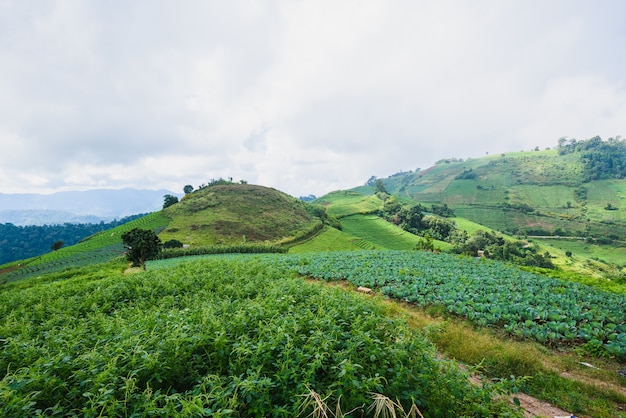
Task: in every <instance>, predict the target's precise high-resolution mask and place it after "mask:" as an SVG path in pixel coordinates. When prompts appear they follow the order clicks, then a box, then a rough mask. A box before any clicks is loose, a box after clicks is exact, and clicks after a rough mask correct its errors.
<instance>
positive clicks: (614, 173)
mask: <svg viewBox="0 0 626 418" xmlns="http://www.w3.org/2000/svg"><path fill="white" fill-rule="evenodd" d="M557 150H558V153H559V155H566V154H573V153H577V154H580V158H581V161H582V162H583V163H584V165H585V177H584V181H591V180H604V179H613V178H616V179H622V178H626V141H625V140H623V139H621V138H620V137H619V136H618V137H616V138H609V139H608V140H606V141H604V140H602V138H600V137H599V136H594V137H593V138H589V139H587V140H582V141H578V140H576V139H569V140H568V139H567V138H561V139H559V144H558V147H557Z"/></svg>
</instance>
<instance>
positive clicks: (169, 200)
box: [163, 194, 178, 209]
mask: <svg viewBox="0 0 626 418" xmlns="http://www.w3.org/2000/svg"><path fill="white" fill-rule="evenodd" d="M176 203H178V198H177V197H176V196H172V195H171V194H166V195H165V196H163V209H165V208H169V207H170V206H172V205H175V204H176Z"/></svg>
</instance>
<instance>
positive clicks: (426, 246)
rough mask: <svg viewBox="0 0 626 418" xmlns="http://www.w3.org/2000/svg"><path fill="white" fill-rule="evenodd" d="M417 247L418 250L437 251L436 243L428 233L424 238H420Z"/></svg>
mask: <svg viewBox="0 0 626 418" xmlns="http://www.w3.org/2000/svg"><path fill="white" fill-rule="evenodd" d="M415 249H416V250H418V251H430V252H433V251H435V244H434V242H433V239H432V237H431V236H430V235H429V234H428V233H426V234H424V238H423V239H420V241H419V242H418V243H417V245H415Z"/></svg>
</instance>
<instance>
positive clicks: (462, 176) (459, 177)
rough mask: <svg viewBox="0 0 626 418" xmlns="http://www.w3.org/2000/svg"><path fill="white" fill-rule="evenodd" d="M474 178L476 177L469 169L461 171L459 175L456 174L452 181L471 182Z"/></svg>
mask: <svg viewBox="0 0 626 418" xmlns="http://www.w3.org/2000/svg"><path fill="white" fill-rule="evenodd" d="M476 177H478V176H477V175H476V173H475V172H474V170H473V169H471V168H469V169H467V170H463V172H462V173H461V174H457V176H456V177H455V178H454V179H455V180H473V179H475V178H476Z"/></svg>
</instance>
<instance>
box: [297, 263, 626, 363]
mask: <svg viewBox="0 0 626 418" xmlns="http://www.w3.org/2000/svg"><path fill="white" fill-rule="evenodd" d="M285 262H287V260H285ZM292 262H293V263H294V268H297V269H299V272H300V273H301V274H303V275H308V276H313V277H316V278H320V279H324V280H337V279H346V280H348V281H350V282H351V283H353V284H355V285H359V286H368V287H379V288H381V291H382V292H383V293H384V294H386V295H388V296H391V297H393V298H397V299H401V300H404V301H407V302H411V303H414V304H416V305H420V306H425V305H442V306H444V307H445V308H446V309H447V310H448V311H449V312H451V313H453V314H458V315H462V316H464V317H467V318H468V319H469V320H471V321H473V322H475V323H477V324H479V325H483V326H498V327H502V328H504V329H505V330H507V331H508V332H509V333H511V334H512V335H515V336H518V337H530V338H533V339H535V340H537V341H540V342H542V343H566V342H567V343H587V342H591V343H592V344H595V345H599V346H601V347H603V348H604V350H606V352H607V353H609V354H611V355H614V356H616V357H618V358H621V359H625V358H626V313H625V312H626V296H624V295H622V294H615V293H609V292H603V291H600V290H597V289H595V288H592V287H588V286H585V285H581V284H577V283H570V282H561V281H558V280H555V279H550V278H548V277H544V276H540V275H536V274H531V273H528V272H524V271H520V270H518V269H515V268H513V267H509V266H507V265H505V264H502V263H499V262H494V261H489V260H484V259H471V258H467V257H465V258H460V257H456V256H452V255H449V254H431V253H426V252H406V251H389V252H387V251H385V252H335V253H326V254H316V255H308V256H307V257H306V259H305V258H302V257H301V258H299V259H294V260H293V261H292Z"/></svg>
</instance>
